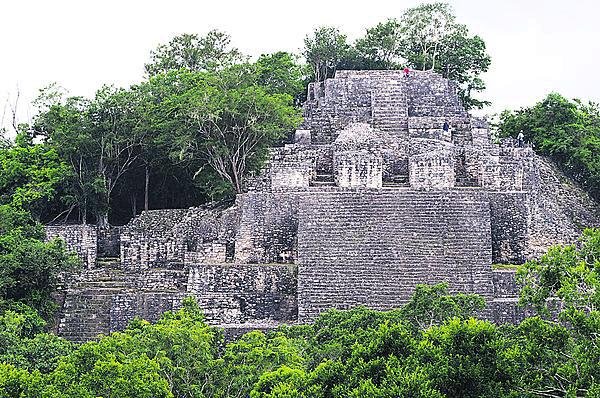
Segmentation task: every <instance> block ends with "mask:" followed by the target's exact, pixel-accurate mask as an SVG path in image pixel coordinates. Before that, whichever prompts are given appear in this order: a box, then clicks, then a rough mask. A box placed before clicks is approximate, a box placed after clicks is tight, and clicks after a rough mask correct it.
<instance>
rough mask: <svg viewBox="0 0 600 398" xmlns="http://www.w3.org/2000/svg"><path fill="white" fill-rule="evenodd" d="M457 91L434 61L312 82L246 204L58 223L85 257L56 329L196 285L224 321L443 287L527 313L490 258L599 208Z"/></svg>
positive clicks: (391, 300)
mask: <svg viewBox="0 0 600 398" xmlns="http://www.w3.org/2000/svg"><path fill="white" fill-rule="evenodd" d="M456 90H457V89H456V85H455V84H454V83H453V82H451V81H449V80H447V79H443V78H442V77H440V76H439V75H437V74H435V73H432V72H413V73H412V74H411V76H410V77H408V78H406V77H404V76H403V74H402V73H401V72H399V71H340V72H338V73H337V74H336V76H335V78H332V79H327V80H326V81H325V82H324V83H322V84H312V85H311V86H310V87H309V91H308V100H307V102H306V103H305V105H304V116H305V119H304V122H303V124H302V126H301V128H300V129H299V130H297V131H296V134H295V143H293V144H287V145H285V146H282V147H278V148H273V149H272V154H271V158H270V160H269V162H268V164H267V165H266V167H265V168H264V170H263V171H262V173H261V174H260V175H257V176H254V177H253V178H252V179H251V180H250V181H248V183H247V191H246V192H245V193H243V194H240V195H238V196H237V198H236V200H235V202H234V203H230V204H229V205H226V204H211V205H207V206H204V207H199V208H190V209H172V210H152V211H147V212H144V213H142V214H141V215H140V216H139V217H137V218H135V219H133V220H132V221H131V222H130V223H129V224H128V225H126V226H124V227H122V228H119V229H98V228H96V227H95V226H90V225H85V226H50V227H48V228H47V231H48V235H49V237H54V236H59V237H63V238H64V239H65V240H66V242H67V244H68V246H69V247H70V248H72V249H73V250H75V251H77V253H78V254H79V255H80V256H81V258H82V260H83V262H84V263H85V266H86V269H85V270H84V271H83V272H82V273H81V274H80V275H78V276H77V277H76V278H74V279H73V280H72V281H70V282H69V283H68V285H67V287H66V289H65V290H64V294H63V299H64V302H63V304H62V306H63V310H62V316H61V319H60V322H59V325H58V332H59V333H60V334H61V335H63V336H65V337H67V338H69V339H72V340H77V341H81V340H86V339H90V338H93V337H94V336H96V335H97V334H99V333H108V332H110V331H113V330H118V329H122V328H123V327H125V326H126V324H127V322H128V321H129V320H131V319H132V318H134V317H136V316H139V317H143V318H145V319H149V320H154V319H156V318H157V317H158V316H159V315H160V314H161V313H162V312H164V311H166V310H170V309H173V308H177V307H178V306H179V305H180V303H181V300H182V299H183V298H184V297H186V296H189V295H191V296H194V297H195V298H196V299H197V300H198V302H199V303H200V305H201V307H202V308H203V309H204V312H205V315H206V318H207V320H208V321H209V322H210V323H212V324H214V325H220V326H223V327H225V328H226V330H227V331H237V332H239V331H245V330H248V329H254V328H272V327H274V326H276V325H279V324H282V323H296V322H300V323H302V322H309V321H311V320H312V319H314V318H315V317H316V316H317V315H318V314H319V313H320V312H322V311H325V310H327V309H329V308H339V309H344V308H350V307H353V306H357V305H366V306H368V307H371V308H374V309H382V310H383V309H390V308H394V307H397V306H400V305H402V304H403V303H405V302H406V300H407V299H408V298H409V297H410V295H411V294H412V292H413V290H414V287H415V285H416V284H418V283H437V282H441V281H447V282H448V283H449V286H450V289H451V290H452V291H454V292H459V291H460V292H472V293H478V294H480V295H482V296H483V297H485V299H486V301H487V309H486V310H485V313H484V314H482V315H483V316H485V317H487V318H489V319H491V320H494V321H496V322H505V321H509V322H510V321H515V320H517V319H519V318H520V317H521V316H522V314H521V312H520V310H519V309H517V307H516V305H515V304H516V287H515V282H514V271H512V270H510V269H508V270H507V269H496V268H495V267H493V264H519V263H522V262H523V261H525V260H526V259H528V258H531V257H535V256H537V255H539V254H540V253H542V252H543V251H545V249H547V248H548V246H550V245H552V244H556V243H571V242H573V241H575V239H576V238H577V236H578V235H579V234H580V232H581V230H582V228H583V227H584V226H597V225H600V211H599V208H598V206H597V204H596V203H594V202H593V201H592V200H591V199H590V198H589V197H588V196H586V195H585V193H584V192H583V191H581V190H580V189H579V188H578V187H577V186H575V185H574V184H573V183H572V182H570V181H569V180H568V179H567V178H566V177H564V176H563V175H562V174H561V173H560V172H558V171H557V170H556V169H555V167H554V166H553V165H552V164H551V163H549V162H548V161H547V160H545V159H543V158H541V157H539V156H536V155H535V154H534V152H533V150H532V149H531V148H529V147H523V148H520V147H517V146H516V145H515V143H514V142H513V141H511V140H503V141H499V142H494V140H493V139H492V138H491V137H490V131H489V129H488V126H487V124H486V122H485V121H484V120H482V119H477V118H473V117H471V116H470V115H469V114H468V113H467V112H466V111H465V110H464V108H463V107H462V106H461V105H460V101H459V98H458V96H457V92H456ZM445 121H447V122H448V123H449V125H450V129H449V130H448V131H445V130H444V129H443V128H442V126H443V124H444V122H445Z"/></svg>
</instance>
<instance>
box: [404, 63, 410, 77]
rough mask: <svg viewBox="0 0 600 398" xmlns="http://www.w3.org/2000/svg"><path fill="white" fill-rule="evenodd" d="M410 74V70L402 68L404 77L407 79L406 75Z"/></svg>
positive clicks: (406, 67)
mask: <svg viewBox="0 0 600 398" xmlns="http://www.w3.org/2000/svg"><path fill="white" fill-rule="evenodd" d="M409 74H410V69H408V66H405V67H404V77H408V75H409Z"/></svg>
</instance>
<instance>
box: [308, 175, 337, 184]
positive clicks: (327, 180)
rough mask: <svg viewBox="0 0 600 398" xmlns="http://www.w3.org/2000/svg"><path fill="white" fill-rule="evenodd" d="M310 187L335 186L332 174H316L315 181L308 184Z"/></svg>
mask: <svg viewBox="0 0 600 398" xmlns="http://www.w3.org/2000/svg"><path fill="white" fill-rule="evenodd" d="M310 186H311V187H332V186H335V178H334V176H333V174H330V173H329V174H317V176H316V177H315V179H313V180H312V181H311V182H310Z"/></svg>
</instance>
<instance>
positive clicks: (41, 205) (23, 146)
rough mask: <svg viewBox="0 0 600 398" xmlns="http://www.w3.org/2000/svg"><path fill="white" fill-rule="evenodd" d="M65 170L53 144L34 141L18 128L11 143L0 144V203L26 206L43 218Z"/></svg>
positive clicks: (62, 179) (66, 169)
mask: <svg viewBox="0 0 600 398" xmlns="http://www.w3.org/2000/svg"><path fill="white" fill-rule="evenodd" d="M67 173H68V167H67V165H66V164H65V163H64V162H62V160H61V159H60V157H59V155H58V153H57V151H56V150H55V149H54V148H52V147H51V146H49V145H46V144H34V143H33V142H32V137H31V136H30V135H29V133H28V132H26V131H25V132H21V133H19V134H18V135H17V137H16V140H15V143H14V144H13V143H7V145H6V146H5V147H3V148H0V203H5V204H10V205H11V206H13V207H17V208H26V209H28V210H29V211H31V212H32V214H33V215H34V216H35V217H36V218H37V219H40V218H43V216H44V213H45V211H46V210H47V209H48V206H49V203H50V202H52V201H53V200H54V198H55V196H56V195H57V190H58V188H59V186H60V184H61V183H62V182H64V180H65V175H67Z"/></svg>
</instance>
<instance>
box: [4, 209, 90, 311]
mask: <svg viewBox="0 0 600 398" xmlns="http://www.w3.org/2000/svg"><path fill="white" fill-rule="evenodd" d="M43 238H44V231H43V228H42V226H41V225H40V224H39V223H37V222H36V221H35V220H33V218H32V217H31V215H30V214H29V213H28V212H27V211H25V210H22V209H18V208H14V207H12V206H9V205H0V302H9V303H10V302H21V303H24V304H27V305H29V306H31V307H33V308H35V309H36V310H38V311H39V312H40V313H41V314H42V315H43V316H44V317H45V318H47V319H48V318H49V317H50V316H51V315H52V313H53V312H54V311H55V310H56V303H55V302H54V300H53V299H52V293H53V292H54V291H55V289H56V287H57V285H58V283H59V278H60V275H61V274H63V273H67V272H69V271H72V270H73V269H74V268H75V267H76V266H77V264H78V260H77V259H76V258H75V257H74V256H73V255H71V254H69V253H67V252H66V250H65V247H64V243H63V242H62V241H60V240H53V241H51V242H44V241H43Z"/></svg>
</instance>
